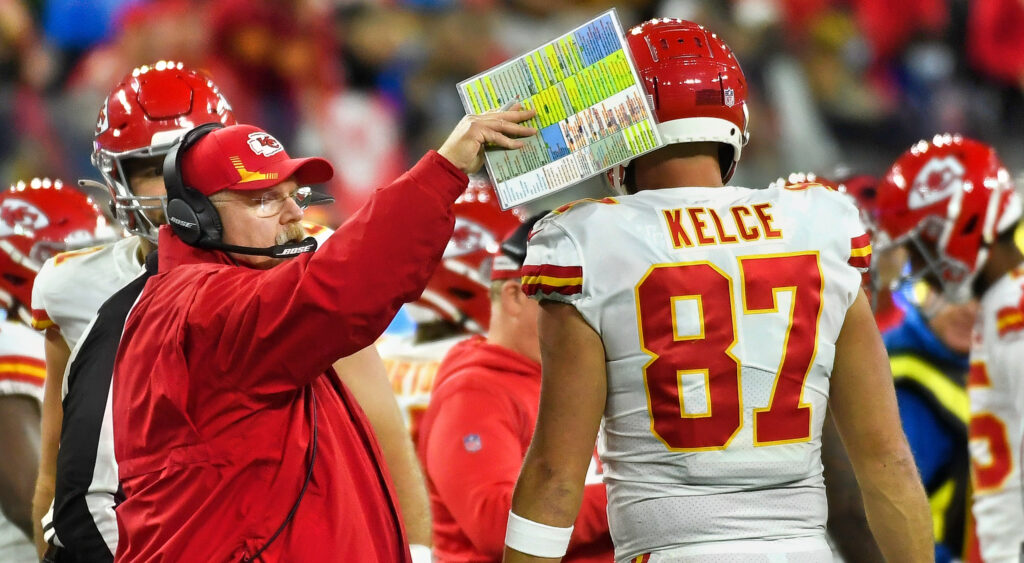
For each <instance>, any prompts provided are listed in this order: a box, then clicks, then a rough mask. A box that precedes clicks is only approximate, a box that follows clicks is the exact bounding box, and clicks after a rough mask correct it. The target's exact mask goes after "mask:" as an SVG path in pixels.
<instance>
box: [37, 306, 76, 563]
mask: <svg viewBox="0 0 1024 563" xmlns="http://www.w3.org/2000/svg"><path fill="white" fill-rule="evenodd" d="M45 351H46V383H45V384H44V385H43V413H42V441H41V443H40V448H39V449H40V454H39V476H38V477H37V478H36V492H35V497H34V498H33V500H32V524H33V528H34V529H35V532H34V538H35V543H36V549H37V550H39V556H40V557H42V556H43V553H44V552H45V551H46V540H45V539H44V538H43V525H42V520H43V516H45V515H46V512H47V511H48V510H50V504H51V503H52V502H53V495H54V490H55V488H56V480H57V449H58V448H59V447H60V427H61V423H62V422H63V420H64V408H63V406H62V405H61V388H62V387H63V385H64V369H65V368H66V367H67V365H68V359H69V358H70V357H71V350H70V349H68V345H67V342H65V341H64V337H63V336H62V335H61V333H60V329H58V328H57V327H56V326H51V327H50V328H48V329H46V348H45Z"/></svg>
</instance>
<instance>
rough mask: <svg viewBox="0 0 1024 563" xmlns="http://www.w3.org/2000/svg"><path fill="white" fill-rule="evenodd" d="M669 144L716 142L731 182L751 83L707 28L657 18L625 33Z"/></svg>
mask: <svg viewBox="0 0 1024 563" xmlns="http://www.w3.org/2000/svg"><path fill="white" fill-rule="evenodd" d="M626 39H627V41H628V43H629V50H630V52H631V53H632V54H633V60H634V61H635V62H636V68H637V72H638V73H639V75H640V80H641V81H642V82H643V84H644V87H645V88H646V90H647V95H648V97H649V98H650V100H651V101H652V102H653V106H654V113H655V115H656V116H657V118H658V121H659V123H658V131H659V132H660V133H661V136H662V138H664V140H665V142H666V143H667V144H673V143H694V142H701V141H714V142H718V143H722V144H724V145H726V146H727V147H730V148H731V150H727V151H723V153H722V154H721V156H720V159H719V160H720V162H719V164H720V165H721V168H722V180H723V181H725V182H728V181H729V178H731V177H732V174H733V172H734V171H735V170H736V163H737V162H738V161H739V159H740V153H741V151H742V150H743V146H744V145H746V144H747V139H748V134H747V120H748V116H747V79H746V78H745V77H744V76H743V71H742V70H741V69H740V64H739V62H737V61H736V57H735V56H734V55H733V52H732V49H730V48H729V46H728V45H726V44H725V42H724V41H722V40H721V39H719V38H718V36H717V35H715V34H714V33H712V32H711V31H709V30H708V29H706V28H705V27H704V26H702V25H699V24H696V23H693V22H688V21H685V20H678V19H669V18H662V19H657V18H655V19H653V20H650V21H647V22H645V23H642V24H640V25H638V26H636V27H633V28H632V29H630V30H629V32H628V33H626Z"/></svg>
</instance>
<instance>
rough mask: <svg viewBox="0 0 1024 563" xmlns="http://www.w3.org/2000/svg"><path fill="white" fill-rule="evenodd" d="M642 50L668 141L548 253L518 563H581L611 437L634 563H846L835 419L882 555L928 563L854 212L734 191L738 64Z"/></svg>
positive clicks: (686, 33) (533, 283) (802, 191)
mask: <svg viewBox="0 0 1024 563" xmlns="http://www.w3.org/2000/svg"><path fill="white" fill-rule="evenodd" d="M626 37H627V40H628V42H629V48H630V51H631V53H632V56H633V58H634V60H635V61H636V63H637V67H638V71H639V75H640V78H641V80H642V81H643V83H644V85H645V87H646V90H647V94H648V95H649V96H650V97H651V99H652V102H653V107H654V109H655V112H656V114H657V117H658V119H659V122H660V123H659V125H658V128H659V131H660V133H661V136H662V137H663V138H664V139H665V140H666V141H667V143H668V144H667V146H665V147H663V148H660V149H658V150H656V151H654V152H652V153H649V154H646V155H642V156H640V157H638V158H637V159H635V160H633V161H632V163H630V164H629V166H628V167H627V168H626V171H625V176H624V178H625V179H624V186H625V188H626V189H627V190H628V191H630V192H635V193H633V194H632V195H626V196H622V197H616V198H609V199H606V200H603V201H597V202H585V203H580V204H577V205H575V206H572V207H569V208H568V209H565V210H563V211H562V212H561V213H556V214H554V215H552V216H549V217H547V218H545V219H544V220H542V221H541V222H540V223H538V225H537V227H536V228H535V229H534V232H533V234H532V238H531V239H530V244H529V251H528V254H527V259H526V264H525V265H524V268H523V282H524V283H523V286H524V290H525V291H526V292H527V293H529V294H533V295H535V296H536V297H537V298H538V299H540V300H541V307H542V311H541V313H540V325H539V327H540V338H541V351H542V359H543V364H544V367H543V383H542V388H541V399H540V412H539V416H538V420H537V427H536V433H535V434H534V437H533V441H532V443H531V445H530V449H529V451H528V453H527V456H526V460H525V462H524V464H523V469H522V473H521V474H520V477H519V482H518V483H517V485H516V492H515V495H514V498H513V502H512V510H511V512H510V514H509V524H508V530H507V535H506V554H505V557H506V561H531V560H539V559H540V558H551V557H560V556H562V555H563V554H564V553H565V548H566V546H567V544H568V540H569V537H570V535H571V533H572V523H573V520H574V519H575V517H576V513H577V510H578V508H579V506H580V498H581V497H580V495H581V493H582V490H583V477H584V474H585V472H586V469H587V466H588V464H589V461H590V450H591V444H592V443H593V441H594V439H595V437H596V436H597V435H598V428H599V426H600V439H599V441H598V445H599V447H598V450H599V453H600V455H601V460H602V462H603V464H604V475H605V483H606V485H607V489H608V510H609V512H608V514H609V525H610V528H611V534H612V539H613V540H614V542H615V557H616V560H618V561H624V560H629V559H631V558H640V560H642V561H648V560H649V561H651V562H655V561H687V562H702V561H721V560H751V561H772V560H788V561H820V560H824V561H828V560H831V558H832V553H831V550H830V549H829V546H828V544H827V542H826V540H825V532H824V530H825V518H826V502H825V491H824V486H823V483H822V475H821V459H820V454H819V451H820V447H821V429H822V422H823V420H824V418H825V411H826V407H831V409H830V410H831V411H832V414H833V418H834V420H835V422H836V425H837V427H838V429H839V432H840V434H841V435H842V437H843V440H844V442H845V445H846V447H847V450H848V452H849V454H850V459H851V461H852V463H853V467H854V470H855V472H856V476H857V479H858V481H859V482H860V484H861V488H862V491H863V495H864V502H865V506H866V509H867V514H868V521H869V522H870V524H871V529H872V532H873V533H874V535H875V538H876V540H877V541H878V543H879V546H880V548H881V550H882V552H883V554H884V555H885V556H886V557H887V558H888V559H889V560H892V561H930V560H931V525H930V519H929V511H928V504H927V500H926V498H925V496H924V491H923V490H922V488H921V484H920V481H919V480H918V478H917V475H916V472H915V470H914V463H913V458H912V457H911V453H910V450H909V448H908V447H907V443H906V440H905V438H904V437H903V434H902V432H901V429H900V421H899V415H898V413H897V409H896V400H895V396H894V392H893V386H892V376H891V374H890V373H889V367H888V363H887V361H886V355H885V350H884V348H883V347H882V341H881V337H880V335H879V333H878V329H877V327H876V326H875V323H874V319H873V316H872V312H871V308H870V305H869V303H868V299H867V297H866V296H865V295H864V293H863V291H861V289H860V283H861V275H862V273H863V272H866V271H867V267H868V265H869V262H870V252H871V251H870V242H869V237H868V234H867V233H866V232H865V229H864V227H863V226H862V225H861V222H860V219H859V216H858V212H857V209H856V208H855V207H854V206H853V205H852V204H851V203H850V201H849V200H848V199H847V198H846V197H844V196H842V195H840V194H837V193H835V192H834V191H831V190H827V189H823V188H822V187H820V186H814V185H804V186H797V187H793V188H791V189H784V188H773V189H767V190H751V189H746V188H739V187H730V186H725V185H724V184H725V183H726V182H727V181H728V180H729V178H730V177H731V176H732V172H733V170H734V168H735V165H736V163H737V161H738V160H739V157H740V152H741V149H742V147H743V145H744V144H745V141H746V137H747V133H746V128H747V113H746V101H747V85H746V81H745V79H744V77H743V73H742V71H741V70H740V67H739V64H738V63H737V62H736V59H735V57H734V56H733V54H732V51H731V50H730V49H729V48H728V47H727V46H726V45H725V43H724V42H723V41H722V40H721V39H720V38H718V37H717V36H716V35H715V34H713V33H712V32H711V31H709V30H707V29H705V28H704V27H702V26H700V25H697V24H694V23H691V22H686V21H681V20H675V19H656V20H652V21H650V22H647V23H644V24H642V25H640V26H637V27H634V28H633V29H631V30H630V31H628V32H627V34H626ZM864 405H871V409H870V411H865V410H864ZM883 468H884V469H883Z"/></svg>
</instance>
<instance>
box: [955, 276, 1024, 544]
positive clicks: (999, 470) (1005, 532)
mask: <svg viewBox="0 0 1024 563" xmlns="http://www.w3.org/2000/svg"><path fill="white" fill-rule="evenodd" d="M967 389H968V394H969V397H970V404H971V422H970V452H971V466H972V467H971V469H972V471H971V476H972V479H973V486H974V505H973V507H972V511H973V513H974V519H975V522H976V526H977V535H978V542H979V544H980V547H981V554H982V557H983V558H984V560H985V561H986V562H1007V561H1012V562H1014V563H1016V562H1017V560H1018V558H1019V557H1020V555H1021V549H1022V543H1024V496H1022V494H1021V488H1022V482H1021V480H1022V473H1021V468H1020V464H1021V461H1022V459H1021V448H1022V447H1024V267H1022V268H1018V269H1017V270H1015V271H1013V272H1010V273H1009V274H1007V275H1006V276H1003V277H1002V278H1001V279H1000V280H999V281H997V282H996V283H995V284H994V285H992V287H990V288H989V289H988V291H986V292H985V295H984V296H983V297H982V299H981V307H980V309H979V312H978V321H977V323H976V324H975V326H974V342H973V345H972V347H971V371H970V375H969V376H968V382H967Z"/></svg>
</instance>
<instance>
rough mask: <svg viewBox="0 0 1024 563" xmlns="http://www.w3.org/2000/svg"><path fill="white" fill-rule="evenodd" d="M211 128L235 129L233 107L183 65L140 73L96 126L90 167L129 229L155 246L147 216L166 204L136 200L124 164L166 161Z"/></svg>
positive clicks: (120, 88)
mask: <svg viewBox="0 0 1024 563" xmlns="http://www.w3.org/2000/svg"><path fill="white" fill-rule="evenodd" d="M211 122H217V123H222V124H224V125H234V124H235V123H236V121H235V116H234V114H233V113H232V112H231V106H230V105H228V102H227V100H225V99H224V96H222V95H221V93H220V91H219V90H218V89H217V86H216V85H215V84H214V83H213V81H212V80H210V79H209V78H207V77H206V76H205V75H203V74H200V73H198V72H196V71H193V70H190V69H188V68H185V66H184V65H182V64H181V63H175V62H171V61H160V62H157V63H155V64H154V65H152V66H149V65H147V66H141V67H138V68H136V69H134V70H132V71H131V72H130V73H128V75H127V76H125V77H124V78H123V79H121V81H120V82H119V83H118V84H117V86H115V87H114V89H113V90H112V91H111V92H110V95H109V96H107V99H106V100H104V102H103V107H102V108H101V109H100V114H99V117H98V119H97V120H96V136H95V139H94V140H93V153H92V163H93V166H95V167H96V168H97V169H98V170H99V171H100V174H102V175H103V179H104V180H105V181H106V184H107V187H108V188H109V189H110V191H111V195H112V196H113V197H114V203H115V206H114V209H115V213H116V216H117V219H118V221H120V222H121V224H122V225H124V227H125V228H126V229H128V230H129V231H131V232H132V233H134V234H137V235H141V236H144V237H146V238H148V239H150V240H152V241H154V242H155V241H156V227H157V225H156V224H155V223H154V221H153V220H152V219H151V218H150V217H148V216H147V215H146V214H145V211H156V212H162V211H163V206H164V200H165V199H166V198H165V197H163V196H136V195H135V194H133V193H132V190H131V187H130V186H129V185H128V181H127V177H126V175H125V171H124V166H123V163H124V160H125V159H129V158H147V157H152V156H160V155H164V154H166V153H167V151H168V149H170V147H171V145H173V144H174V142H175V141H177V140H178V138H179V137H181V135H182V134H183V133H185V132H186V131H188V130H190V129H192V128H194V127H196V126H197V125H202V124H203V123H211Z"/></svg>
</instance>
